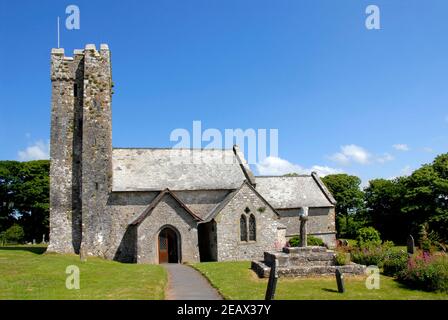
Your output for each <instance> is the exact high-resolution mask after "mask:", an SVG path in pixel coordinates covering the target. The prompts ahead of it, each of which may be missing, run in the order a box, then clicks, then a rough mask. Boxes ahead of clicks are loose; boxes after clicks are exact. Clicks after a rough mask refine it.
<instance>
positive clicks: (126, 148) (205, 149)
mask: <svg viewBox="0 0 448 320" xmlns="http://www.w3.org/2000/svg"><path fill="white" fill-rule="evenodd" d="M112 149H113V150H201V151H232V150H233V149H231V148H230V149H227V148H169V147H113V148H112Z"/></svg>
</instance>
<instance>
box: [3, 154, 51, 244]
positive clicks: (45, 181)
mask: <svg viewBox="0 0 448 320" xmlns="http://www.w3.org/2000/svg"><path fill="white" fill-rule="evenodd" d="M49 170H50V162H49V161H48V160H38V161H29V162H17V161H0V219H1V220H0V230H6V229H7V228H9V227H10V226H11V225H12V224H13V223H17V224H19V225H20V226H22V227H23V229H24V231H25V239H26V240H28V241H31V240H33V239H36V240H40V239H41V238H42V235H43V234H46V235H48V216H49V189H50V188H49ZM47 238H48V237H47Z"/></svg>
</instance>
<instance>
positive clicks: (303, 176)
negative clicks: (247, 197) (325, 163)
mask: <svg viewBox="0 0 448 320" xmlns="http://www.w3.org/2000/svg"><path fill="white" fill-rule="evenodd" d="M305 177H306V178H311V177H312V175H311V174H298V175H296V176H255V178H257V179H258V178H305Z"/></svg>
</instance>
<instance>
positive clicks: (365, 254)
mask: <svg viewBox="0 0 448 320" xmlns="http://www.w3.org/2000/svg"><path fill="white" fill-rule="evenodd" d="M351 257H352V261H353V262H356V263H359V264H363V265H366V266H372V265H375V266H378V267H381V266H382V264H383V260H384V250H383V248H382V247H381V246H379V247H364V248H357V249H354V250H353V251H352V253H351Z"/></svg>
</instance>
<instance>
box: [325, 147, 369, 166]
mask: <svg viewBox="0 0 448 320" xmlns="http://www.w3.org/2000/svg"><path fill="white" fill-rule="evenodd" d="M370 158H371V155H370V154H369V153H368V152H367V151H366V150H365V149H364V148H362V147H360V146H357V145H354V144H349V145H345V146H341V151H340V152H337V153H335V154H333V155H331V156H330V159H331V160H333V161H335V162H337V163H339V164H341V165H348V164H350V163H351V162H356V163H360V164H368V163H369V162H370Z"/></svg>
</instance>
